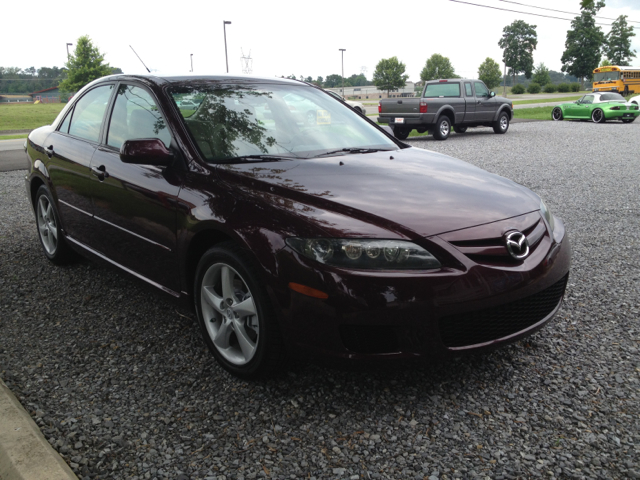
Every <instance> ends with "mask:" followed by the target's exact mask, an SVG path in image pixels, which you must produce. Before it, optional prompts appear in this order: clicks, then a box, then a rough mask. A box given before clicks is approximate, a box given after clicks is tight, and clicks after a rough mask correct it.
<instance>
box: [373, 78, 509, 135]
mask: <svg viewBox="0 0 640 480" xmlns="http://www.w3.org/2000/svg"><path fill="white" fill-rule="evenodd" d="M378 113H379V114H380V116H379V117H378V123H388V124H389V126H390V127H391V128H392V129H393V133H394V135H395V136H396V137H397V138H399V139H400V140H404V139H405V138H407V137H408V136H409V134H410V133H411V130H413V129H416V130H418V132H420V133H423V132H426V131H427V130H428V131H430V132H432V133H433V136H434V137H435V138H437V139H438V140H446V139H447V138H449V135H450V133H451V127H452V126H453V130H454V132H456V133H464V132H466V131H467V128H469V127H493V131H494V132H496V133H506V131H507V130H508V129H509V122H510V121H511V119H512V118H513V104H512V103H511V101H510V100H508V99H506V98H503V97H496V94H495V92H490V91H489V89H488V88H487V86H486V85H485V84H484V83H483V82H481V81H480V80H470V79H466V78H455V79H449V80H432V81H429V82H426V84H425V86H424V90H423V92H422V97H420V98H410V97H409V98H407V97H405V98H388V99H386V98H385V99H382V100H380V104H379V105H378Z"/></svg>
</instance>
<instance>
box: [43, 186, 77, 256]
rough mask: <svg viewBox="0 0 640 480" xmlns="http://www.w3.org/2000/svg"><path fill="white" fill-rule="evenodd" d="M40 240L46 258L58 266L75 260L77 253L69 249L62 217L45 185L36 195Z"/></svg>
mask: <svg viewBox="0 0 640 480" xmlns="http://www.w3.org/2000/svg"><path fill="white" fill-rule="evenodd" d="M34 212H35V214H36V227H37V229H38V239H39V240H40V245H42V250H43V251H44V254H45V255H46V257H47V258H48V259H49V260H51V261H52V262H53V263H55V264H56V265H64V264H67V263H71V262H72V261H73V260H75V258H76V255H75V252H74V251H73V250H72V249H71V248H70V247H69V245H68V244H67V241H66V240H65V238H64V235H63V233H62V227H61V224H60V215H58V211H57V210H56V206H55V203H54V202H53V197H52V196H51V193H49V190H48V189H47V187H45V186H44V185H41V186H40V188H39V189H38V192H37V193H36V199H35V204H34Z"/></svg>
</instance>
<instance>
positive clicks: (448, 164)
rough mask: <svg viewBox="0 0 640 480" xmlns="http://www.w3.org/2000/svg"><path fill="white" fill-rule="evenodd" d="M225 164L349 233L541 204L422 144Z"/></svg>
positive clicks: (430, 224) (438, 229)
mask: <svg viewBox="0 0 640 480" xmlns="http://www.w3.org/2000/svg"><path fill="white" fill-rule="evenodd" d="M219 171H220V174H221V176H222V177H223V178H225V179H227V180H228V181H231V182H232V183H239V184H244V186H245V190H246V189H247V188H246V187H248V191H251V192H256V193H257V192H262V195H261V196H262V197H263V198H264V193H267V194H268V195H270V196H273V197H279V198H282V197H285V198H288V199H289V200H292V201H293V202H296V203H297V204H298V205H303V206H310V207H314V208H312V210H313V211H314V212H316V213H320V214H321V213H322V212H325V211H330V212H332V213H333V214H337V216H336V215H333V216H332V219H333V222H334V223H335V222H336V221H337V222H338V223H342V224H344V225H342V226H343V227H345V231H350V232H354V231H358V228H349V227H350V226H349V225H348V224H349V222H356V221H357V222H358V223H373V224H375V225H376V226H377V227H379V228H381V229H384V230H387V231H393V232H396V233H398V234H401V235H405V236H408V237H413V236H414V235H415V234H417V235H418V236H421V237H425V236H431V235H436V234H440V233H444V232H449V231H452V230H458V229H462V228H467V227H472V226H476V225H481V224H485V223H491V222H495V221H498V220H503V219H505V218H510V217H515V216H517V215H522V214H524V213H528V212H531V211H534V210H538V209H539V208H540V199H539V197H538V196H537V195H536V194H534V193H533V192H531V191H530V190H529V189H527V188H525V187H523V186H521V185H518V184H517V183H515V182H513V181H511V180H508V179H506V178H504V177H500V176H498V175H494V174H492V173H489V172H486V171H484V170H482V169H480V168H477V167H475V166H473V165H470V164H468V163H466V162H463V161H462V160H457V159H455V158H451V157H448V156H446V155H442V154H439V153H434V152H430V151H427V150H422V149H419V148H407V149H403V150H397V151H388V152H377V153H369V154H349V155H340V156H335V157H322V158H312V159H305V160H284V161H279V162H270V163H245V164H230V165H220V169H219ZM269 201H271V202H275V203H279V201H278V200H277V199H275V198H271V199H270V200H269ZM307 210H308V209H307ZM291 211H292V212H296V211H300V212H304V211H305V208H300V207H296V208H294V207H291ZM302 214H304V213H302ZM306 216H307V217H313V216H314V215H306ZM336 217H340V218H341V219H340V220H336ZM320 223H322V222H320ZM336 226H338V225H336ZM352 227H355V225H353V226H352Z"/></svg>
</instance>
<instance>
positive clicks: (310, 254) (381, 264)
mask: <svg viewBox="0 0 640 480" xmlns="http://www.w3.org/2000/svg"><path fill="white" fill-rule="evenodd" d="M287 245H289V246H290V247H291V248H293V249H294V250H295V251H296V252H298V253H299V254H301V255H304V256H305V257H307V258H311V259H313V260H316V261H318V262H320V263H324V264H326V265H333V266H335V267H343V268H353V269H359V270H426V269H432V268H440V266H441V265H440V262H439V261H438V259H437V258H436V257H434V256H433V255H431V253H429V252H428V251H427V250H425V249H424V248H422V247H420V246H419V245H416V244H415V243H411V242H407V241H404V240H367V239H348V238H295V237H294V238H288V239H287Z"/></svg>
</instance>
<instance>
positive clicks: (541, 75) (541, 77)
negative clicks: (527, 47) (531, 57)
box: [532, 63, 551, 87]
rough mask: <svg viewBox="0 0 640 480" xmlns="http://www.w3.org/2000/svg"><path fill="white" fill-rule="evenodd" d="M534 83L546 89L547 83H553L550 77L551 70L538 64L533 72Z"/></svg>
mask: <svg viewBox="0 0 640 480" xmlns="http://www.w3.org/2000/svg"><path fill="white" fill-rule="evenodd" d="M532 81H533V82H535V83H537V84H538V85H540V86H541V87H544V86H545V85H546V84H547V83H551V75H549V69H548V68H547V67H545V65H544V63H540V64H538V66H537V67H536V69H535V71H534V72H533V78H532Z"/></svg>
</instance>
